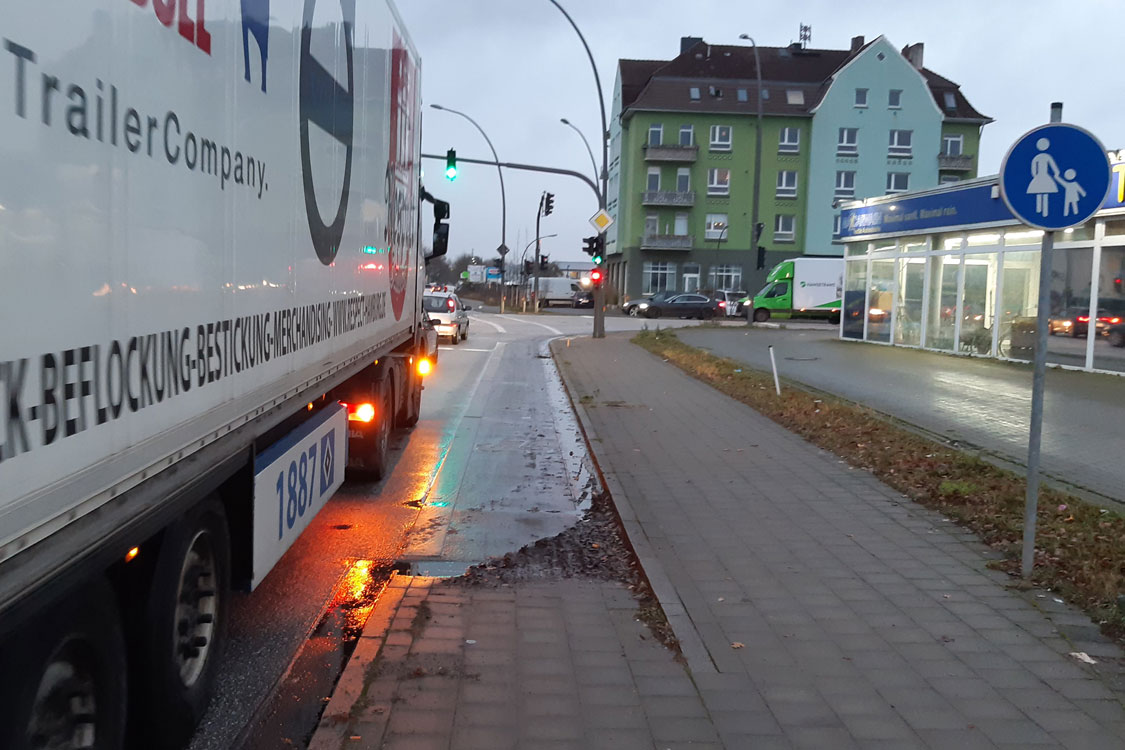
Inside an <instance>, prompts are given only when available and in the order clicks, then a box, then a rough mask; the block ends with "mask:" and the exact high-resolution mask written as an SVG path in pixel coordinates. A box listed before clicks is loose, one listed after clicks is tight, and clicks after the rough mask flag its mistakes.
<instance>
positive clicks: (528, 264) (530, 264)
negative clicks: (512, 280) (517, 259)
mask: <svg viewBox="0 0 1125 750" xmlns="http://www.w3.org/2000/svg"><path fill="white" fill-rule="evenodd" d="M534 270H535V261H532V260H525V261H524V262H523V275H524V276H530V275H531V273H532V272H533V271H534Z"/></svg>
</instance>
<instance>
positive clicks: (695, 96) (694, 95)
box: [688, 86, 699, 102]
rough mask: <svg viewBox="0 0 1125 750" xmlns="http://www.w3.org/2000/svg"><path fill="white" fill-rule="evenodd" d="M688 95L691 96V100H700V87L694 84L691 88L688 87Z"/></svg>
mask: <svg viewBox="0 0 1125 750" xmlns="http://www.w3.org/2000/svg"><path fill="white" fill-rule="evenodd" d="M688 95H689V96H691V100H692V101H693V102H697V101H699V87H698V86H692V87H691V88H690V89H688Z"/></svg>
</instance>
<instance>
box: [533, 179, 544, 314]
mask: <svg viewBox="0 0 1125 750" xmlns="http://www.w3.org/2000/svg"><path fill="white" fill-rule="evenodd" d="M546 198H547V193H545V192H544V193H541V194H540V195H539V210H538V211H536V212H535V267H534V269H533V270H534V271H535V286H534V287H533V289H534V290H535V292H534V293H535V305H534V306H533V307H532V308H531V311H532V312H539V268H540V264H541V263H542V258H543V255H542V250H543V248H542V246H541V245H540V242H539V240H540V239H541V237H540V235H539V220H540V219H541V218H543V201H544V200H546Z"/></svg>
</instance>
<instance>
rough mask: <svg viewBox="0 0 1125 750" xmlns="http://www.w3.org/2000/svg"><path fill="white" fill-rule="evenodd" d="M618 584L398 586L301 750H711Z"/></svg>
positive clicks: (686, 686)
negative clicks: (516, 749)
mask: <svg viewBox="0 0 1125 750" xmlns="http://www.w3.org/2000/svg"><path fill="white" fill-rule="evenodd" d="M636 615H637V603H636V600H635V599H634V598H633V596H632V593H631V592H630V591H629V590H628V589H627V588H626V587H625V586H623V585H621V584H617V583H611V582H604V581H590V580H579V579H558V580H551V581H544V582H530V583H517V584H512V585H510V586H507V585H506V586H500V587H487V586H485V587H478V586H467V585H464V584H462V583H460V582H458V581H456V580H442V579H436V578H424V577H419V576H401V575H399V576H395V577H394V578H392V579H391V582H390V584H389V586H388V588H387V589H386V591H384V592H383V595H382V596H381V597H380V599H379V602H378V604H377V605H376V608H375V610H374V611H373V612H372V614H371V617H370V618H369V619H368V622H367V627H366V628H365V629H364V634H363V636H362V637H361V638H360V640H359V643H358V645H357V646H356V651H355V653H354V654H353V656H352V659H351V661H350V662H349V664H348V667H347V669H346V670H345V672H344V675H343V677H342V678H341V680H340V683H339V684H338V685H337V687H336V690H335V693H334V695H333V696H332V699H331V702H330V703H329V705H328V707H327V708H326V709H325V712H324V715H323V717H322V719H321V723H320V727H319V728H318V729H317V732H316V734H315V735H314V737H313V739H312V742H311V744H310V746H309V747H310V748H312V750H338V749H340V748H343V749H345V750H368V749H374V748H387V750H436V749H440V750H448V749H449V748H454V749H455V750H478V749H479V750H506V749H509V748H543V749H544V750H554V749H556V748H558V749H560V750H561V749H562V748H575V749H587V748H590V749H597V748H605V749H606V750H634V749H636V750H640V749H642V748H643V749H644V750H652V749H653V748H675V749H677V750H679V749H680V748H697V749H702V748H719V747H722V746H721V744H720V743H719V738H718V734H717V733H716V731H715V729H714V727H713V725H712V723H711V721H710V720H709V718H708V716H707V712H706V709H705V708H704V707H703V703H702V700H701V699H700V696H699V694H698V692H697V690H696V687H695V685H694V684H693V683H692V680H691V678H690V676H689V674H688V672H687V670H686V669H685V668H684V666H683V665H682V664H681V663H679V662H677V661H676V660H675V657H674V655H673V653H672V652H671V651H669V650H668V649H667V648H665V647H664V646H662V645H661V644H659V643H657V642H656V641H654V640H653V638H652V634H651V633H650V632H649V630H648V628H647V627H646V626H645V625H643V624H642V623H640V622H638V621H637V620H636Z"/></svg>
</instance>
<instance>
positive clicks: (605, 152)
mask: <svg viewBox="0 0 1125 750" xmlns="http://www.w3.org/2000/svg"><path fill="white" fill-rule="evenodd" d="M549 2H550V3H551V4H552V5H554V6H555V7H556V8H558V9H559V12H560V13H562V14H563V16H565V17H566V20H567V21H568V22H569V23H570V25H571V26H572V27H573V28H574V33H576V34H578V38H579V39H580V40H581V41H582V46H583V47H584V48H585V49H586V57H588V58H589V60H590V68H591V69H592V70H593V71H594V84H595V85H596V86H597V88H598V111H599V112H600V113H601V116H602V133H601V139H600V140H601V142H602V171H601V175H600V176H601V191H600V192H599V193H598V208H600V209H602V210H605V207H606V198H607V196H608V195H609V127H608V126H607V125H606V117H605V97H604V96H603V95H602V79H601V77H600V76H599V75H598V66H597V65H596V64H595V63H594V55H593V53H592V52H590V45H588V44H586V37H584V36H582V31H581V29H579V28H578V24H576V23H575V22H574V19H573V18H571V17H570V14H569V13H567V12H566V9H565V8H563V7H562V6H561V5H559V0H549ZM759 88H761V87H760V86H759ZM568 124H569V123H568ZM575 129H576V130H577V128H575ZM583 140H585V139H583ZM591 153H593V152H591ZM600 234H601V235H602V243H603V245H604V243H605V232H604V231H603V232H601V233H600ZM594 338H596V339H604V338H605V286H604V285H602V284H599V285H598V286H596V287H594Z"/></svg>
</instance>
